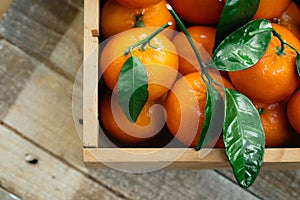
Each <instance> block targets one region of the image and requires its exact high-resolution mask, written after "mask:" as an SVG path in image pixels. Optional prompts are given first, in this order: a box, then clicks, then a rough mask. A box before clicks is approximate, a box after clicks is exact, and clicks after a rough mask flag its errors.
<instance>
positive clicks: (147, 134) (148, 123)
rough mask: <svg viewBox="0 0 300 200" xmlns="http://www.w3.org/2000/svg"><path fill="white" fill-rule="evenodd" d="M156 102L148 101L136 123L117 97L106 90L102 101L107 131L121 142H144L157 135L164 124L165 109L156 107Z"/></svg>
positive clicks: (102, 111) (103, 117) (104, 124)
mask: <svg viewBox="0 0 300 200" xmlns="http://www.w3.org/2000/svg"><path fill="white" fill-rule="evenodd" d="M154 104H155V102H153V101H149V102H147V103H146V104H145V106H144V107H143V109H142V111H141V113H140V115H139V117H138V119H137V121H136V123H131V122H130V121H129V120H128V118H127V117H126V115H125V114H124V112H123V111H122V109H121V107H120V106H119V103H118V99H117V97H116V96H115V97H114V96H112V95H111V93H110V92H107V91H106V92H104V95H103V96H102V100H101V103H100V117H101V120H102V124H103V126H104V128H105V129H106V131H108V132H109V133H110V134H111V135H112V136H113V137H114V138H116V139H117V140H119V141H121V142H124V143H126V144H131V143H138V142H143V141H145V140H147V139H149V138H152V137H153V136H154V135H156V133H158V132H159V131H160V130H161V129H162V127H163V125H164V121H165V119H164V112H163V109H161V111H159V110H158V109H155V105H154Z"/></svg>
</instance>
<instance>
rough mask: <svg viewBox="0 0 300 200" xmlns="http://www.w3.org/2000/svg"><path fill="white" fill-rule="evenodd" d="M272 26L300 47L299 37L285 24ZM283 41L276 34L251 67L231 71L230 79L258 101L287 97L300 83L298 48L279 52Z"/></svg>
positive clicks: (289, 41) (288, 48) (269, 101)
mask: <svg viewBox="0 0 300 200" xmlns="http://www.w3.org/2000/svg"><path fill="white" fill-rule="evenodd" d="M272 26H273V28H274V29H275V30H276V31H277V32H278V33H279V34H280V35H281V36H282V38H283V39H284V40H285V41H287V42H288V43H290V44H292V45H294V46H295V47H296V48H297V49H300V42H299V41H298V39H297V38H296V37H295V36H294V35H293V34H292V33H291V32H290V31H289V30H288V29H286V28H284V27H283V26H280V25H278V24H272ZM278 48H281V43H280V41H279V40H278V38H276V37H275V36H272V39H271V42H270V44H269V46H268V49H267V51H266V53H265V54H264V55H263V57H262V58H261V59H260V60H259V61H258V62H257V63H256V64H255V65H254V66H252V67H250V68H248V69H245V70H240V71H236V72H229V76H230V79H231V81H232V83H233V85H234V86H235V87H236V89H237V90H239V91H240V92H242V93H243V94H245V95H246V96H248V97H250V98H251V99H255V100H257V101H259V102H266V103H267V102H268V103H275V102H279V101H282V100H284V99H286V98H287V97H288V96H289V95H291V94H292V93H293V92H294V91H295V89H296V88H297V86H298V83H299V77H298V75H297V71H296V56H297V54H296V52H295V51H294V50H292V49H291V48H290V47H288V46H285V48H284V53H283V54H282V55H280V54H279V53H277V50H278Z"/></svg>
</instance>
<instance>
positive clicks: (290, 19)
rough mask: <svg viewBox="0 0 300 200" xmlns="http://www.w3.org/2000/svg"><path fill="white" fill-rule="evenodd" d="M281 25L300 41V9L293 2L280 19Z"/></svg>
mask: <svg viewBox="0 0 300 200" xmlns="http://www.w3.org/2000/svg"><path fill="white" fill-rule="evenodd" d="M279 22H280V24H281V25H282V26H284V27H286V28H287V29H289V30H290V31H291V32H292V33H294V35H295V36H296V37H297V38H298V39H300V8H299V7H298V6H297V5H296V3H295V2H292V3H291V4H290V6H289V7H288V8H287V10H286V11H284V13H283V14H282V15H281V17H280V21H279Z"/></svg>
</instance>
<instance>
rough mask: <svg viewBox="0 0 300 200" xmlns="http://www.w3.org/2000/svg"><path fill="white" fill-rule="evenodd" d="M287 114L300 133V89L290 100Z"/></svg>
mask: <svg viewBox="0 0 300 200" xmlns="http://www.w3.org/2000/svg"><path fill="white" fill-rule="evenodd" d="M287 115H288V119H289V122H290V124H291V125H292V127H293V128H294V129H295V130H296V132H297V133H299V134H300V89H298V90H297V91H296V92H295V93H294V94H293V96H292V97H291V99H290V100H289V102H288V107H287Z"/></svg>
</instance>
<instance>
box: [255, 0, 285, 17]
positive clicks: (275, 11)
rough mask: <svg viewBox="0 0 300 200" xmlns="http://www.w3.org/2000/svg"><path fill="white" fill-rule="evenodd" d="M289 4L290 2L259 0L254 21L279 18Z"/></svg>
mask: <svg viewBox="0 0 300 200" xmlns="http://www.w3.org/2000/svg"><path fill="white" fill-rule="evenodd" d="M290 2H291V0H276V1H274V0H260V3H259V6H258V9H257V11H256V14H255V15H254V19H260V18H266V19H272V18H274V17H280V16H281V14H282V13H283V12H284V11H285V10H286V9H287V7H288V6H289V4H290Z"/></svg>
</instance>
